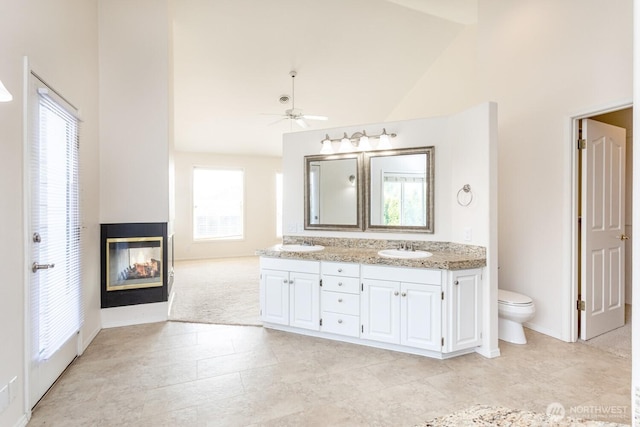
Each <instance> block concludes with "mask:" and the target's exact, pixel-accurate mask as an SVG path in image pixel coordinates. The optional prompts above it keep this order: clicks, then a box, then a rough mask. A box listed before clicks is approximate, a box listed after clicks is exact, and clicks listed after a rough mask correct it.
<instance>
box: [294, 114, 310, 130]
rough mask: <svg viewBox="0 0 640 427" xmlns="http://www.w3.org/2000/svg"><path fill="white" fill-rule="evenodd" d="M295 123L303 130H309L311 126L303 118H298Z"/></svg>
mask: <svg viewBox="0 0 640 427" xmlns="http://www.w3.org/2000/svg"><path fill="white" fill-rule="evenodd" d="M295 122H296V124H297V125H298V126H300V127H301V128H302V129H307V128H309V125H308V124H307V122H305V121H304V120H303V119H302V118H300V117H299V118H297V119H295Z"/></svg>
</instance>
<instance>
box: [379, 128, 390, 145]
mask: <svg viewBox="0 0 640 427" xmlns="http://www.w3.org/2000/svg"><path fill="white" fill-rule="evenodd" d="M378 150H391V139H390V138H389V135H388V134H387V131H386V130H384V129H382V135H380V140H379V141H378Z"/></svg>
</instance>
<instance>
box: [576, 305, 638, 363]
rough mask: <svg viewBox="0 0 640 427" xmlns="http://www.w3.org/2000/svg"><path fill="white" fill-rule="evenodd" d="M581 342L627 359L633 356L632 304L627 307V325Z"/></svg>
mask: <svg viewBox="0 0 640 427" xmlns="http://www.w3.org/2000/svg"><path fill="white" fill-rule="evenodd" d="M580 342H582V343H584V344H586V345H589V346H591V347H596V348H599V349H601V350H604V351H607V352H609V353H612V354H615V355H616V356H619V357H624V358H625V359H629V358H631V305H630V304H627V305H626V307H625V325H624V326H623V327H621V328H618V329H614V330H613V331H611V332H607V333H606V334H602V335H599V336H597V337H594V338H591V339H590V340H588V341H582V340H580Z"/></svg>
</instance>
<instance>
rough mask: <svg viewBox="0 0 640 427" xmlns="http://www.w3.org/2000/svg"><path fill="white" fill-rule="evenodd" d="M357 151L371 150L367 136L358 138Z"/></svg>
mask: <svg viewBox="0 0 640 427" xmlns="http://www.w3.org/2000/svg"><path fill="white" fill-rule="evenodd" d="M358 150H360V151H369V150H371V144H370V143H369V137H368V136H367V135H362V136H361V137H360V143H359V144H358Z"/></svg>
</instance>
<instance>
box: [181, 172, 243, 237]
mask: <svg viewBox="0 0 640 427" xmlns="http://www.w3.org/2000/svg"><path fill="white" fill-rule="evenodd" d="M243 236H244V171H243V170H241V169H210V168H201V167H196V168H194V170H193V238H194V239H195V240H200V239H240V238H242V237H243Z"/></svg>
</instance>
